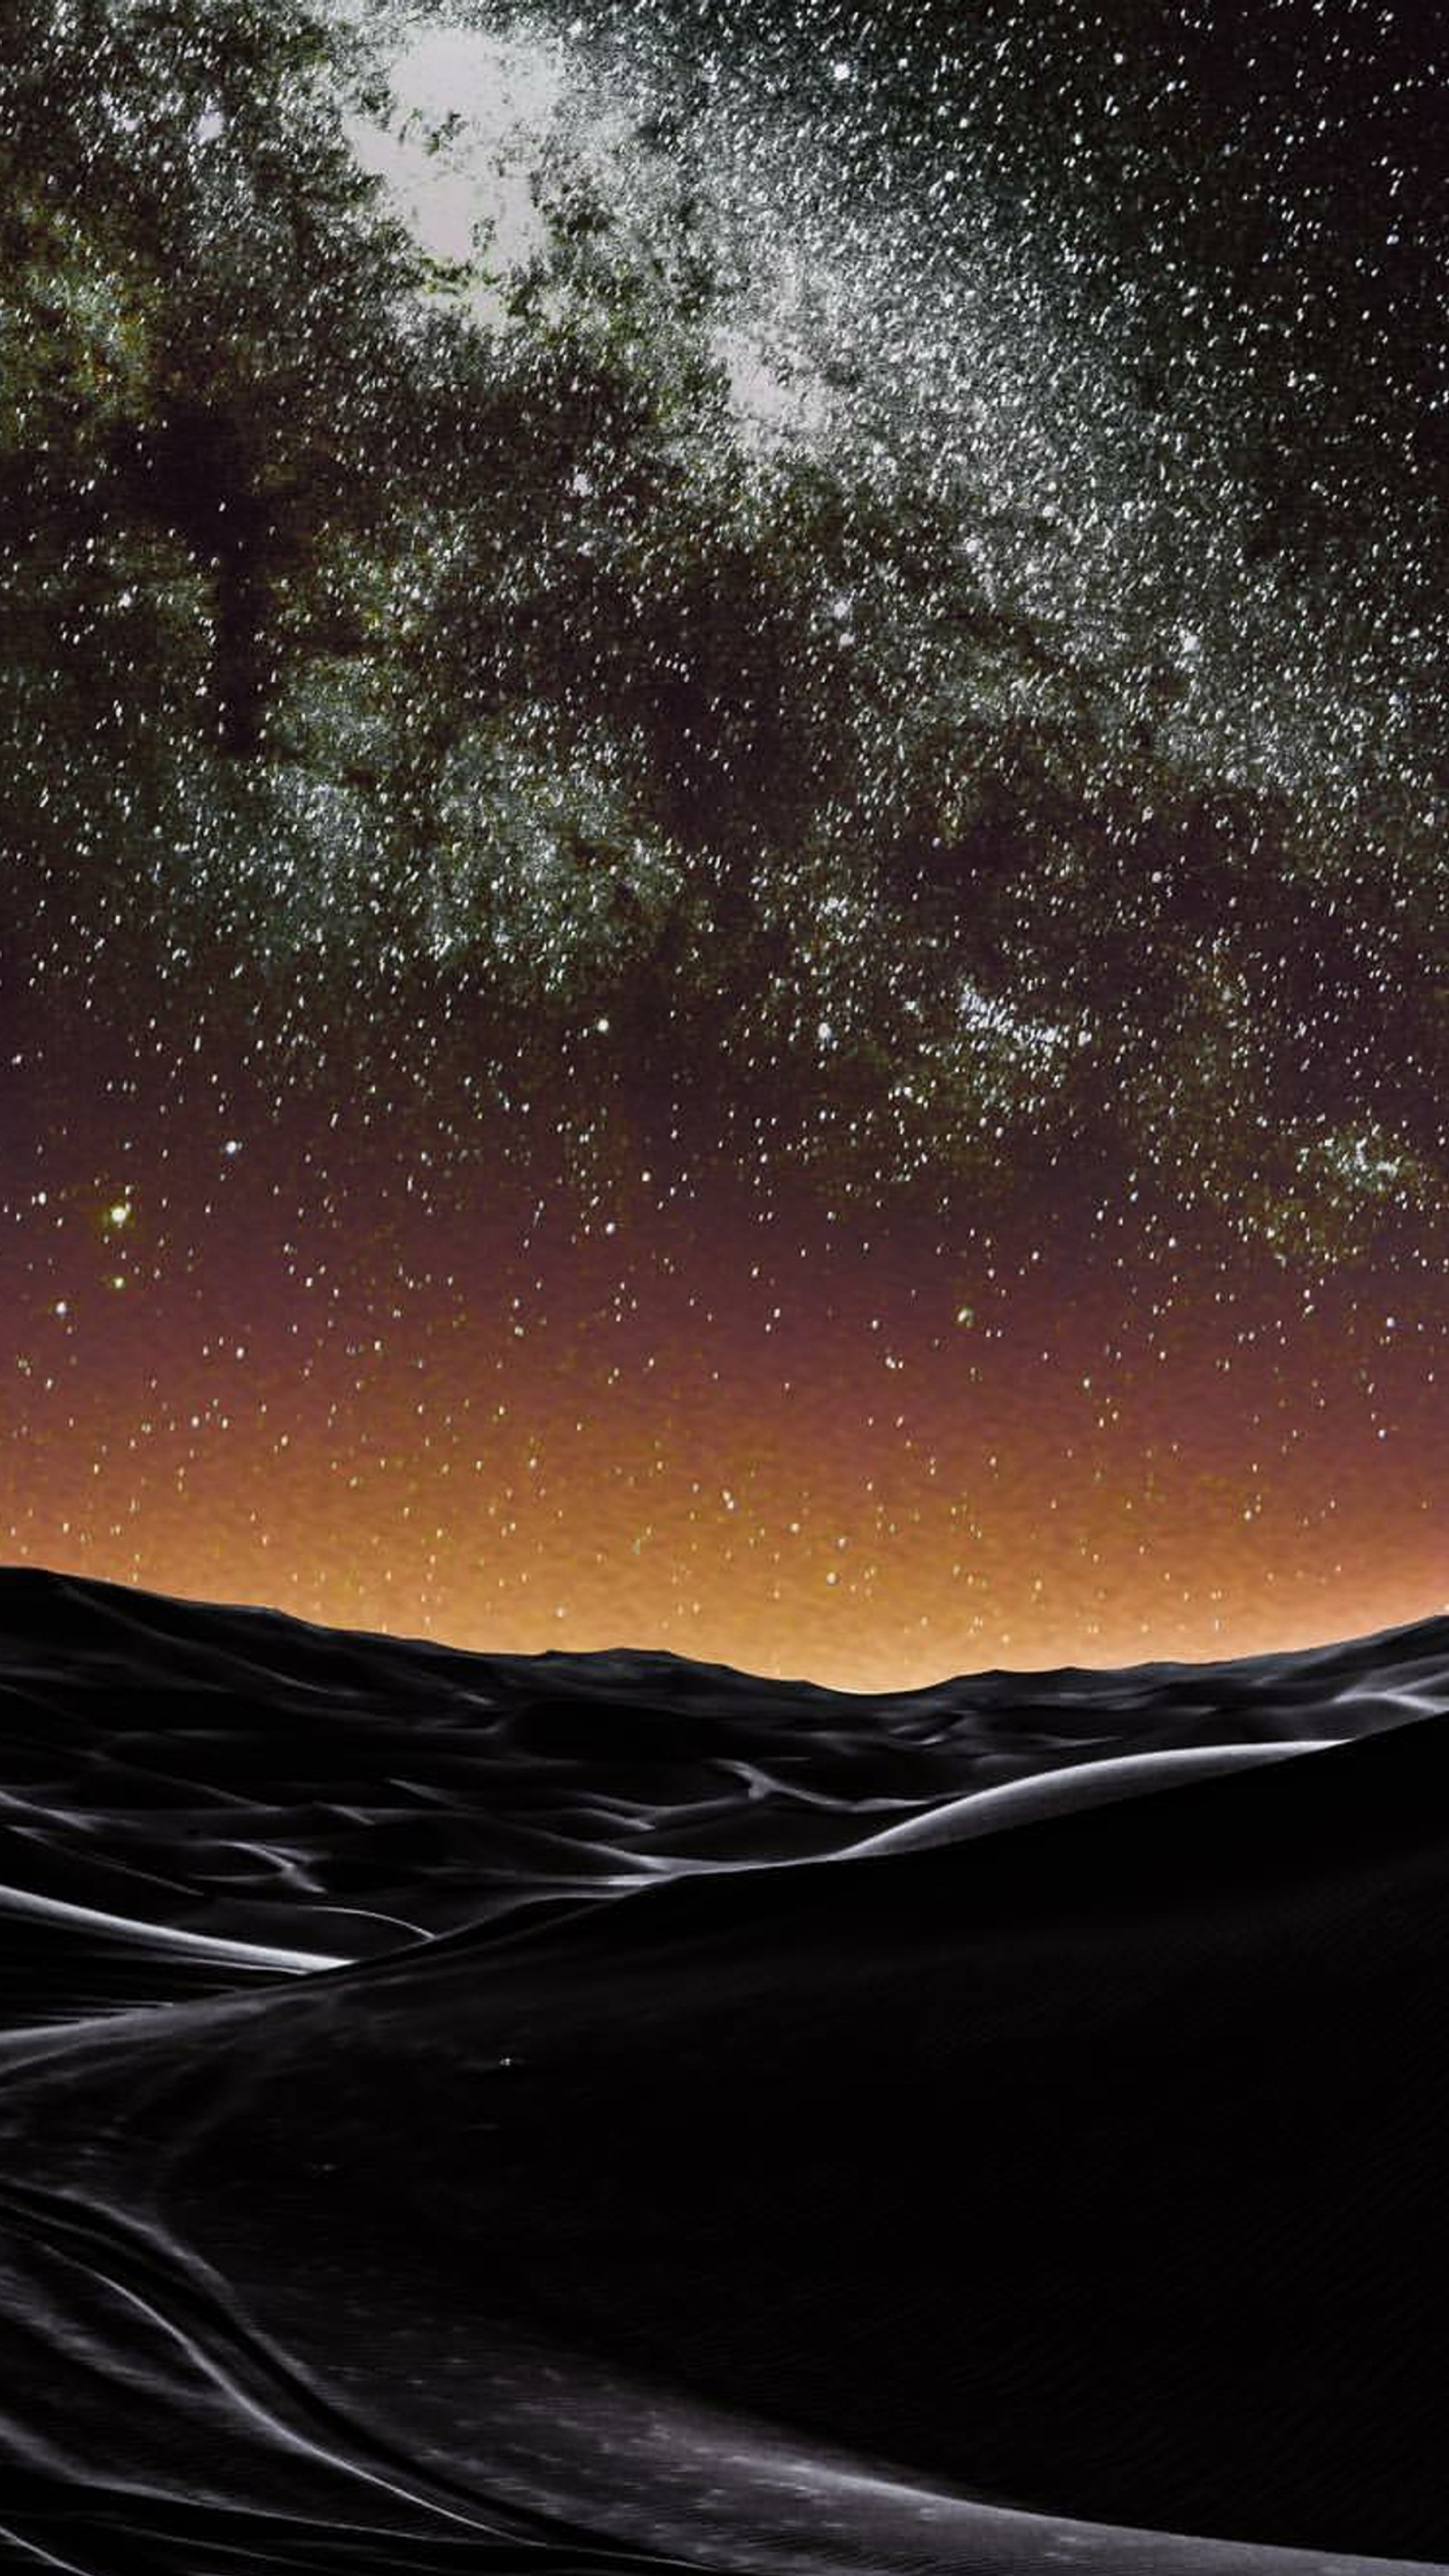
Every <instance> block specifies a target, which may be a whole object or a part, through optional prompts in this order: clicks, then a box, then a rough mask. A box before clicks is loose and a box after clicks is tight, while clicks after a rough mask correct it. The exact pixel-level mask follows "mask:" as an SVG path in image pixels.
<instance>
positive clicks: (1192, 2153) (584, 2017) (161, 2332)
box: [0, 1570, 1449, 2576]
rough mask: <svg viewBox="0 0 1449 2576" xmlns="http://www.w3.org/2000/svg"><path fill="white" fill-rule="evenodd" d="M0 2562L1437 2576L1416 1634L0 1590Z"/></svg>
mask: <svg viewBox="0 0 1449 2576" xmlns="http://www.w3.org/2000/svg"><path fill="white" fill-rule="evenodd" d="M0 1688H3V1725H0V1794H3V1809H0V1814H3V1825H0V1832H3V1840H4V1866H3V1880H4V1892H3V1896H0V1907H3V1914H4V1924H3V1934H4V1937H3V1943H0V1956H3V1962H4V1983H3V2004H4V2039H3V2054H4V2067H5V2080H4V2087H3V2094H0V2140H3V2145H0V2175H3V2181H0V2226H3V2257H0V2259H3V2265H4V2275H5V2288H4V2295H3V2309H0V2313H3V2329H0V2331H3V2338H4V2363H3V2385H4V2390H5V2397H4V2407H5V2416H6V2450H7V2473H6V2478H5V2485H4V2502H3V2508H0V2524H3V2540H0V2555H3V2563H5V2564H6V2565H14V2566H16V2567H17V2568H21V2567H26V2568H28V2567H32V2566H33V2567H37V2568H43V2567H44V2568H56V2567H58V2568H64V2569H69V2570H73V2571H80V2576H128V2571H130V2570H133V2569H136V2568H140V2567H144V2568H146V2569H148V2570H156V2571H158V2576H161V2572H162V2571H164V2576H230V2571H233V2570H239V2569H242V2568H245V2569H248V2570H257V2571H259V2576H260V2571H266V2576H272V2571H282V2570H288V2571H294V2576H303V2571H306V2576H322V2571H343V2570H347V2571H357V2576H361V2571H364V2570H366V2571H371V2570H377V2571H383V2570H386V2571H387V2576H404V2571H407V2576H413V2571H417V2576H422V2571H433V2570H438V2571H443V2570H447V2571H453V2570H457V2571H465V2570H466V2571H473V2570H497V2569H503V2568H508V2569H520V2570H525V2571H526V2570H529V2569H532V2568H535V2567H536V2568H538V2569H539V2570H540V2571H541V2576H543V2571H563V2570H575V2569H577V2570H580V2571H582V2570H585V2569H592V2568H599V2569H607V2568H613V2569H616V2570H619V2571H624V2570H629V2571H639V2576H643V2571H645V2570H650V2569H654V2568H656V2567H665V2566H668V2567H694V2568H701V2569H709V2570H716V2571H720V2576H725V2572H726V2571H728V2576H734V2571H737V2570H743V2569H756V2568H758V2569H764V2570H780V2571H783V2570H787V2569H789V2570H806V2569H810V2570H821V2571H832V2576H833V2571H844V2570H847V2569H849V2570H862V2571H863V2570H892V2571H894V2570H902V2571H907V2570H909V2571H920V2572H921V2576H925V2571H936V2570H942V2571H944V2570H959V2571H962V2576H965V2571H973V2576H974V2571H983V2576H984V2571H988V2570H989V2571H997V2570H1002V2569H1012V2570H1016V2569H1021V2570H1028V2569H1030V2570H1038V2569H1040V2570H1047V2569H1055V2568H1059V2567H1086V2568H1100V2569H1103V2570H1111V2571H1113V2576H1117V2571H1119V2570H1131V2571H1138V2570H1140V2571H1143V2576H1147V2571H1163V2576H1198V2571H1202V2576H1216V2571H1219V2570H1221V2571H1224V2576H1226V2572H1227V2571H1238V2570H1241V2571H1243V2576H1298V2571H1301V2576H1309V2571H1312V2576H1350V2571H1368V2570H1370V2569H1373V2570H1382V2569H1386V2568H1388V2567H1390V2566H1403V2565H1420V2566H1424V2565H1427V2566H1440V2565H1443V2564H1445V2563H1446V2562H1449V2488H1446V2481H1445V2478H1444V2473H1443V2466H1442V2444H1441V2443H1440V2440H1439V2438H1438V2436H1439V2416H1440V2392H1441V2389H1442V2386H1443V2379H1444V2371H1445V2366H1446V2362H1449V2353H1446V2349H1445V2346H1446V2338H1449V2307H1446V2302H1445V2297H1444V2280H1445V2255H1446V2250H1449V2248H1446V2221H1445V2214H1444V2190H1443V2170H1444V2141H1445V2135H1446V2114H1449V2103H1446V2072H1445V2056H1444V2050H1443V2045H1442V2028H1441V2023H1442V1995H1443V1987H1444V1974H1445V1962H1446V1934H1449V1903H1446V1889H1449V1870H1446V1861H1449V1848H1446V1846H1449V1826H1446V1818H1445V1789H1446V1763H1449V1736H1446V1731H1445V1719H1446V1715H1449V1623H1446V1622H1445V1621H1444V1620H1430V1621H1427V1622H1425V1623H1423V1624H1421V1625H1419V1626H1416V1627H1412V1628H1407V1629H1403V1630H1400V1631H1395V1632H1391V1633H1387V1634H1383V1635H1379V1636H1376V1637H1371V1638H1368V1639H1366V1640H1363V1641H1361V1642H1358V1643H1353V1644H1348V1645H1342V1646H1334V1647H1327V1648H1324V1649H1323V1650H1321V1651H1317V1652H1307V1653H1296V1654H1283V1655H1276V1656H1264V1657H1260V1658H1257V1659H1247V1660H1238V1661H1234V1662H1225V1663H1221V1664H1216V1665H1204V1666H1187V1665H1169V1664H1157V1665H1148V1666H1144V1667H1142V1668H1141V1669H1138V1670H1135V1671H1126V1672H1117V1673H1108V1672H1089V1671H1077V1670H1063V1671H1057V1672H1050V1673H1043V1674H1035V1675H1017V1674H1010V1673H1001V1672H993V1673H989V1674H985V1675H982V1676H979V1677H976V1678H971V1679H962V1680H955V1681H948V1682H944V1683H942V1684H940V1685H939V1686H938V1687H934V1688H928V1689H921V1690H914V1691H909V1692H904V1693H901V1694H898V1695H896V1696H893V1697H892V1696H877V1697H868V1696H865V1695H851V1694H846V1693H840V1692H831V1691H827V1690H824V1689H819V1688H814V1687H812V1686H810V1685H808V1684H805V1683H789V1682H767V1681H761V1680H754V1679H751V1678H750V1677H749V1676H747V1675H744V1674H741V1673H737V1672H734V1671H731V1670H728V1669H725V1668H723V1667H713V1666H708V1665H703V1664H697V1663H690V1662H685V1661H682V1660H676V1659H674V1658H672V1657H670V1656H667V1655H660V1654H637V1655H636V1654H628V1653H622V1652H621V1653H612V1654H593V1655H583V1656H570V1655H552V1656H550V1655H543V1656H534V1657H529V1656H488V1655H482V1654H470V1653H461V1652H453V1651H449V1650H447V1649H444V1648H440V1647H436V1646H432V1645H427V1644H413V1643H408V1642H405V1641H399V1640H397V1639H393V1638H387V1637H381V1636H367V1635H360V1634H344V1633H340V1632H329V1631H326V1630H323V1629H319V1628H317V1627H314V1626H309V1625H306V1624H303V1623H301V1622H298V1621H295V1620H292V1619H288V1618H284V1617H281V1616H279V1615H276V1614H273V1613H269V1612H265V1611H260V1610H251V1609H228V1608H221V1607H213V1606H205V1605H199V1604H196V1603H191V1602H185V1601H180V1600H175V1599H168V1598H161V1597H158V1596H152V1595H146V1594H142V1593H138V1592H134V1591H129V1590H126V1589H123V1588H121V1587H118V1586H113V1585H108V1584H100V1583H87V1582H81V1581H79V1580H75V1579H67V1578H62V1577H59V1576H51V1575H45V1574H40V1573H34V1572H27V1571H21V1570H15V1571H11V1572H9V1573H6V1574H5V1575H4V1576H3V1577H0Z"/></svg>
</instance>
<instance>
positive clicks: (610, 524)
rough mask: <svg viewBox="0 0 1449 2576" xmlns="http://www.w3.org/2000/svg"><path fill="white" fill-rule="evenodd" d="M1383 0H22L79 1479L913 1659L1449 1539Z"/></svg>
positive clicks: (1433, 742)
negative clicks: (821, 1) (1374, 1)
mask: <svg viewBox="0 0 1449 2576" xmlns="http://www.w3.org/2000/svg"><path fill="white" fill-rule="evenodd" d="M1419 14H1420V13H1418V12H1416V11H1410V10H1408V9H1407V8H1405V9H1403V10H1399V11H1396V10H1394V9H1390V8H1386V7H1378V6H1375V7H1368V6H1359V5H1357V0H1321V5H1318V6H1312V5H1307V0H1288V5H1285V6H1279V7H1273V6H1269V5H1266V0H1253V5H1251V6H1249V5H1246V0H1245V5H1243V6H1233V5H1229V0H1202V5H1198V6H1193V7H1185V8H1169V9H1163V8H1160V7H1157V6H1149V5H1147V0H1119V5H1117V6H1115V7H1101V8H1088V7H1087V6H1085V5H1084V6H1081V7H1074V6H1072V5H1070V0H981V5H979V6H975V7H973V8H971V9H970V10H962V9H960V8H959V7H956V6H945V5H940V6H924V5H923V6H913V7H906V6H899V7H892V8H884V7H866V6H846V5H830V0H825V5H814V0H812V5H810V6H808V7H807V6H806V5H804V0H791V5H784V4H783V0H775V5H770V6H765V7H762V8H759V9H755V10H751V11H741V10H720V9H715V8H713V7H702V6H701V7H686V6H684V5H682V0H638V5H633V6H626V5H623V0H616V4H615V5H604V6H598V7H593V8H581V9H579V10H577V11H576V12H574V13H572V14H571V13H570V11H569V10H568V9H563V10H555V11H550V10H542V11H534V10H522V9H515V8H511V7H507V6H499V7H496V8H495V7H488V6H484V5H482V0H475V5H468V6H463V7H456V8H447V9H444V8H424V7H419V8H416V9H407V10H404V9H401V8H394V7H392V6H390V5H381V0H349V5H348V6H346V7H342V6H335V7H323V6H320V5H310V6H304V5H300V4H299V0H268V5H266V6H262V5H260V0H12V5H11V7H10V9H9V11H8V12H7V16H6V20H5V29H4V34H3V38H0V47H3V51H0V260H3V278H4V302H3V306H0V544H3V548H4V554H5V575H4V596H5V610H4V615H5V623H6V637H5V652H4V657H3V660H4V668H3V673H0V815H3V823H0V859H3V882H0V1074H3V1085H0V1299H3V1312H4V1316H5V1337H4V1348H3V1353H0V1359H3V1369H4V1379H3V1383H4V1386H5V1408H4V1415H3V1420H0V1439H3V1449H0V1457H3V1468H0V1513H3V1522H4V1529H5V1536H4V1541H3V1551H4V1553H5V1554H7V1555H8V1556H10V1557H11V1558H14V1559H23V1560H28V1561H31V1562H39V1563H44V1564H48V1565H52V1566H57V1567H64V1568H68V1569H74V1570H77V1571H81V1572H85V1573H91V1574H96V1575H103V1576H107V1577H111V1578H115V1579H119V1580H126V1581H132V1580H134V1581H137V1582H141V1583H144V1584H148V1585H153V1586H156V1587H158V1588H162V1589H166V1590H171V1591H177V1592H185V1593H190V1594H197V1595H204V1596H208V1597H215V1598H220V1599H226V1600H255V1601H266V1602H271V1603H275V1604H277V1605H279V1606H281V1607H283V1608H287V1609H291V1610H295V1611H298V1612H300V1613H302V1614H303V1615H306V1616H309V1617H315V1618H320V1619H324V1620H328V1621H336V1622H342V1623H347V1624H360V1625H369V1626H379V1627H388V1628H392V1629H397V1630H402V1631H407V1632H412V1633H428V1634H432V1635H435V1636H438V1637H442V1638H445V1639H448V1640H451V1641H454V1642H457V1643H460V1644H470V1645H478V1646H485V1647H492V1648H497V1649H511V1650H532V1649H538V1648H544V1647H549V1646H559V1647H567V1648H575V1649H577V1648H586V1647H593V1646H603V1645H609V1644H631V1645H636V1646H663V1647H669V1648H672V1649H674V1650H675V1651H677V1652H679V1653H684V1654H691V1655H698V1656H703V1657H707V1658H714V1659H718V1660H722V1661H728V1662H731V1663H735V1664H739V1665H743V1666H745V1667H748V1668H751V1669H754V1670H758V1671H763V1672H770V1671H776V1672H778V1671H792V1672H805V1673H808V1674H810V1675H813V1676H815V1677H817V1678H819V1679H822V1680H828V1681H834V1682H838V1683H841V1684H844V1685H847V1686H857V1687H871V1686H884V1685H886V1684H890V1683H902V1682H911V1681H924V1680H926V1679H929V1678H932V1677H934V1676H937V1675H940V1674H942V1673H945V1672H948V1671H953V1670H954V1671H962V1670H969V1669H972V1668H975V1667H980V1666H983V1665H987V1664H992V1663H1004V1664H1008V1665H1018V1666H1030V1665H1041V1664H1046V1663H1055V1662H1066V1661H1079V1662H1083V1663H1093V1664H1106V1663H1116V1662H1127V1661H1135V1660H1142V1659H1144V1658H1147V1657H1159V1656H1183V1655H1185V1656H1193V1657H1196V1656H1207V1655H1215V1654H1229V1653H1237V1652H1252V1651H1257V1650H1259V1649H1260V1648H1265V1647H1268V1646H1272V1645H1279V1644H1289V1643H1306V1642H1310V1641H1316V1640H1320V1639H1326V1638H1329V1637H1343V1636H1347V1635H1350V1634H1353V1633H1356V1632H1360V1631H1364V1630H1367V1629H1370V1628H1374V1627H1378V1626H1382V1625H1387V1624H1389V1623H1390V1622H1393V1621H1397V1620H1401V1619H1409V1618H1413V1617H1416V1616H1419V1615H1421V1614H1423V1613H1424V1612H1426V1611H1429V1610H1432V1609H1437V1608H1440V1607H1443V1606H1444V1604H1445V1602H1446V1600H1449V1549H1446V1530H1445V1512H1446V1503H1449V1355H1446V1352H1445V1348H1444V1343H1445V1334H1446V1321H1449V1307H1446V1298H1445V1294H1444V1280H1445V1256H1446V1251H1449V1131H1446V1113H1445V1108H1444V1102H1445V1098H1446V1090H1449V940H1446V928H1445V925H1446V911H1445V905H1446V894H1449V862H1446V855H1445V847H1444V818H1445V811H1446V797H1449V788H1446V780H1445V763H1444V721H1443V716H1444V676H1443V675H1444V646H1445V599H1446V575H1449V546H1446V512H1445V501H1446V476H1445V472H1444V466H1443V462H1442V456H1443V451H1444V450H1445V447H1446V444H1449V421H1446V395H1449V366H1446V330H1445V312H1446V309H1449V308H1446V302H1445V293H1444V290H1445V247H1446V245H1445V207H1446V203H1449V195H1446V180H1449V172H1446V169H1445V166H1444V164H1445V160H1446V157H1449V114H1446V94H1445V84H1444V76H1443V67H1442V65H1441V64H1440V63H1439V62H1438V61H1437V60H1436V59H1434V58H1433V54H1432V39H1431V38H1430V37H1429V36H1427V35H1425V34H1424V33H1423V32H1422V30H1421V31H1420V32H1419V33H1417V34H1416V33H1415V22H1416V21H1417V20H1418V18H1419Z"/></svg>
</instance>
